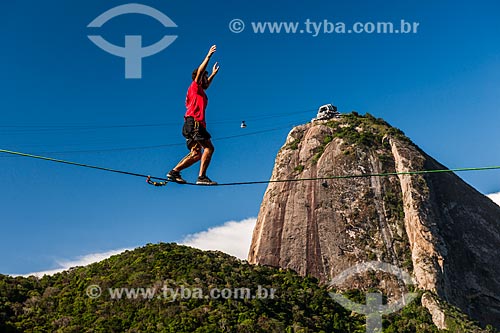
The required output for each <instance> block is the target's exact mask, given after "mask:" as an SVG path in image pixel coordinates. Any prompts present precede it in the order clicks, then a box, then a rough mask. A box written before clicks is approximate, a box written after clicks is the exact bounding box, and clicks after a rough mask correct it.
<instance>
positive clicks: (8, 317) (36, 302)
mask: <svg viewBox="0 0 500 333" xmlns="http://www.w3.org/2000/svg"><path fill="white" fill-rule="evenodd" d="M166 284H167V285H168V287H169V288H181V287H185V288H191V289H195V288H198V289H200V290H202V291H203V293H204V295H208V292H209V290H210V289H211V288H219V289H223V288H249V289H250V290H252V291H253V294H254V295H255V291H256V290H258V288H259V286H261V287H262V288H267V290H270V288H274V289H276V291H275V297H274V298H272V299H271V298H267V299H266V298H258V297H257V298H248V299H246V298H243V299H236V298H235V299H222V298H219V299H205V298H194V297H192V298H185V299H182V298H177V299H174V298H172V297H170V298H168V299H167V298H165V297H157V296H156V295H159V294H160V295H161V293H160V292H159V291H158V292H157V293H156V294H154V297H146V294H138V296H137V297H135V298H132V299H126V298H123V299H120V300H118V299H115V300H113V299H111V297H110V296H109V292H108V288H153V287H155V288H157V290H158V289H160V288H161V287H162V286H164V285H166ZM90 285H98V286H100V288H101V290H102V296H101V297H99V298H95V299H93V298H90V297H89V296H87V292H88V287H89V286H90ZM349 295H350V297H351V298H353V299H359V300H362V299H363V298H364V296H363V294H362V293H361V292H360V291H352V292H350V293H349ZM0 300H1V302H0V332H5V333H9V332H106V333H107V332H252V333H253V332H338V333H341V332H342V333H345V332H359V333H361V332H364V323H365V318H364V317H363V316H361V315H356V314H353V313H351V312H350V311H347V310H345V309H344V308H342V307H341V306H340V305H338V304H337V303H335V302H334V301H333V299H332V298H331V297H330V296H329V295H328V291H327V290H326V288H325V287H324V286H320V285H319V284H318V281H317V280H316V279H314V278H310V277H300V276H298V275H297V274H296V273H294V272H293V271H290V270H282V269H275V268H271V267H264V266H253V265H249V264H248V263H246V262H244V261H239V260H237V259H236V258H234V257H231V256H229V255H226V254H223V253H221V252H212V251H209V252H206V251H200V250H196V249H193V248H189V247H186V246H179V245H176V244H163V243H161V244H157V245H147V246H145V247H143V248H139V249H136V250H134V251H127V252H125V253H123V254H120V255H116V256H113V257H111V258H109V259H107V260H104V261H102V262H99V263H96V264H92V265H89V266H87V267H79V268H74V269H71V270H70V271H67V272H63V273H60V274H56V275H54V276H50V277H49V276H45V277H44V278H42V279H37V278H34V277H30V278H22V277H16V278H13V277H8V276H2V275H0ZM384 327H385V328H386V329H385V330H384V331H385V332H398V333H400V332H430V333H434V332H439V331H438V330H437V329H436V327H435V326H434V325H433V324H432V322H431V319H430V316H429V314H428V312H427V311H426V310H425V309H424V308H423V307H422V306H421V305H420V301H417V302H415V303H413V304H411V305H410V306H408V307H406V308H405V309H403V310H402V311H401V312H400V313H397V314H393V315H390V316H386V318H385V319H384ZM457 332H458V331H457ZM460 332H466V331H460Z"/></svg>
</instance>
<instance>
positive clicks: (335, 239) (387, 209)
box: [249, 114, 500, 328]
mask: <svg viewBox="0 0 500 333" xmlns="http://www.w3.org/2000/svg"><path fill="white" fill-rule="evenodd" d="M435 169H446V167H444V166H443V165H441V164H439V163H438V162H437V161H435V160H434V159H433V158H431V157H430V156H428V155H427V154H425V153H424V152H423V151H421V150H420V149H419V148H418V147H417V146H416V145H414V144H413V143H412V142H411V141H410V140H409V139H408V138H406V137H405V136H404V134H403V133H402V132H401V131H399V130H397V129H395V128H393V127H391V126H390V125H389V124H387V123H386V122H385V121H383V120H381V119H375V118H373V117H372V116H370V115H366V116H358V115H353V114H349V115H343V116H342V117H341V118H340V119H334V120H329V121H324V122H315V123H314V124H305V125H302V126H298V127H295V128H294V129H292V131H291V132H290V133H289V135H288V137H287V139H286V142H285V144H284V146H283V147H282V148H281V150H280V151H279V153H278V155H277V157H276V162H275V166H274V170H273V173H272V179H291V180H297V179H308V178H318V177H334V176H335V177H337V176H339V177H338V178H335V179H327V180H301V181H291V182H278V183H270V184H269V186H268V188H267V190H266V193H265V195H264V199H263V201H262V205H261V209H260V212H259V216H258V219H257V224H256V227H255V230H254V233H253V238H252V243H251V247H250V252H249V261H250V262H251V263H255V264H262V265H271V266H276V267H282V268H291V269H293V270H295V271H297V272H299V273H300V274H302V275H312V276H315V277H317V278H318V279H319V280H320V281H321V282H323V283H328V282H329V281H330V280H331V279H332V278H333V277H335V276H337V275H338V274H339V273H341V272H343V271H344V270H346V269H348V268H350V267H353V266H355V265H357V264H360V263H364V262H369V261H381V262H385V263H389V264H392V265H394V266H397V267H400V268H402V269H403V270H405V271H407V272H409V273H410V274H411V275H412V277H413V278H414V280H415V283H416V285H417V287H418V288H419V289H421V290H426V291H429V292H431V293H432V294H434V295H437V296H438V298H439V299H442V300H445V301H446V302H448V303H450V304H452V305H454V306H456V307H458V308H459V309H461V310H462V311H463V312H465V313H466V314H468V315H469V316H470V317H471V318H473V319H475V320H478V321H479V322H480V323H481V324H482V325H486V324H491V325H493V326H495V327H498V328H500V260H499V258H500V207H499V206H498V205H496V204H495V203H494V202H493V201H491V200H490V199H489V198H488V197H486V196H484V195H482V194H481V193H479V192H478V191H476V190H475V189H474V188H472V187H471V186H469V185H468V184H467V183H465V182H464V181H463V180H462V179H461V178H459V177H458V176H457V175H456V174H454V173H452V172H443V173H427V174H411V173H410V174H397V175H394V174H392V175H390V174H391V173H405V172H409V171H419V170H435ZM387 173H389V175H386V176H378V175H377V174H387ZM366 175H371V176H366ZM352 176H354V177H352ZM372 280H373V279H369V278H366V276H365V277H363V276H362V275H360V276H358V277H357V278H356V279H351V280H349V281H348V283H346V285H345V286H344V287H345V288H353V287H354V288H368V287H374V285H373V281H372ZM341 287H342V286H341ZM375 287H378V288H381V289H383V290H384V291H385V292H387V293H388V295H389V296H390V295H397V294H400V293H402V292H404V286H401V282H400V281H398V279H397V278H394V277H392V278H390V277H381V278H378V282H377V283H376V285H375ZM425 303H426V304H430V305H429V307H432V310H431V311H432V313H434V314H436V313H438V312H439V311H438V310H437V305H436V304H438V303H437V302H425ZM435 317H436V318H437V317H439V316H438V315H436V316H435ZM443 325H444V323H442V322H441V323H440V325H439V326H440V327H444V326H443Z"/></svg>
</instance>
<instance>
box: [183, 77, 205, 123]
mask: <svg viewBox="0 0 500 333" xmlns="http://www.w3.org/2000/svg"><path fill="white" fill-rule="evenodd" d="M207 104H208V97H207V94H205V90H204V89H203V88H202V87H201V84H198V83H197V82H196V81H193V82H192V83H191V85H190V86H189V89H188V91H187V95H186V109H187V110H186V115H185V117H193V118H194V120H196V121H197V122H199V123H200V124H202V125H203V127H205V128H206V127H207V124H206V123H205V110H206V108H207Z"/></svg>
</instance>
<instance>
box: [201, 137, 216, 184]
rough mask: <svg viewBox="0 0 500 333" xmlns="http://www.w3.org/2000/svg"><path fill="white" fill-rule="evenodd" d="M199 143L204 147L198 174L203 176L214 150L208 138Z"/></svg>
mask: <svg viewBox="0 0 500 333" xmlns="http://www.w3.org/2000/svg"><path fill="white" fill-rule="evenodd" d="M200 143H201V145H202V146H203V148H204V149H203V155H202V156H201V165H200V173H199V175H198V176H199V177H205V176H206V174H207V169H208V166H209V165H210V161H211V160H212V155H213V153H214V151H215V148H214V145H213V144H212V141H210V139H208V140H205V141H201V142H200Z"/></svg>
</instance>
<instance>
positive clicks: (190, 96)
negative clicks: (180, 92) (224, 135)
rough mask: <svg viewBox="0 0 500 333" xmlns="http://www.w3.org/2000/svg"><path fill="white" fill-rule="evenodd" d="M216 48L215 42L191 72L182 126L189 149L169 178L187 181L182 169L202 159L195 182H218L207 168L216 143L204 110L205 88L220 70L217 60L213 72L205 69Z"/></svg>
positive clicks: (205, 105) (182, 182) (178, 181)
mask: <svg viewBox="0 0 500 333" xmlns="http://www.w3.org/2000/svg"><path fill="white" fill-rule="evenodd" d="M215 51H216V46H215V45H213V46H212V47H211V48H210V50H209V51H208V54H207V56H206V57H205V59H204V60H203V62H202V63H201V65H200V66H199V67H198V68H196V69H195V70H194V71H193V73H192V75H191V77H192V80H193V82H192V83H191V85H190V86H189V89H188V91H187V96H186V109H187V110H186V114H185V115H184V126H183V128H182V135H183V136H184V137H185V138H186V144H187V148H188V149H189V151H190V152H189V154H188V155H187V156H186V157H184V158H183V159H182V160H181V161H180V162H179V163H178V164H177V165H176V166H175V167H174V168H173V169H172V170H170V171H169V172H168V173H167V178H168V180H170V181H173V182H176V183H180V184H185V183H186V181H185V180H184V179H183V178H182V177H181V173H180V172H181V171H182V170H184V169H186V168H188V167H190V166H191V165H193V164H194V163H196V162H198V161H199V160H201V165H200V172H199V175H198V180H197V181H196V184H199V185H217V183H216V182H214V181H212V180H210V178H208V177H207V168H208V166H209V164H210V160H211V159H212V155H213V153H214V146H213V144H212V141H211V140H210V138H211V136H210V133H208V131H207V124H206V123H205V110H206V108H207V103H208V97H207V95H206V94H205V90H206V89H208V87H210V84H211V83H212V81H213V79H214V77H215V75H217V72H219V65H218V63H217V62H216V63H215V64H214V66H213V68H212V74H210V76H209V75H208V72H207V71H206V69H207V66H208V62H209V61H210V58H211V57H212V55H213V54H214V53H215ZM202 149H203V153H202Z"/></svg>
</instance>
